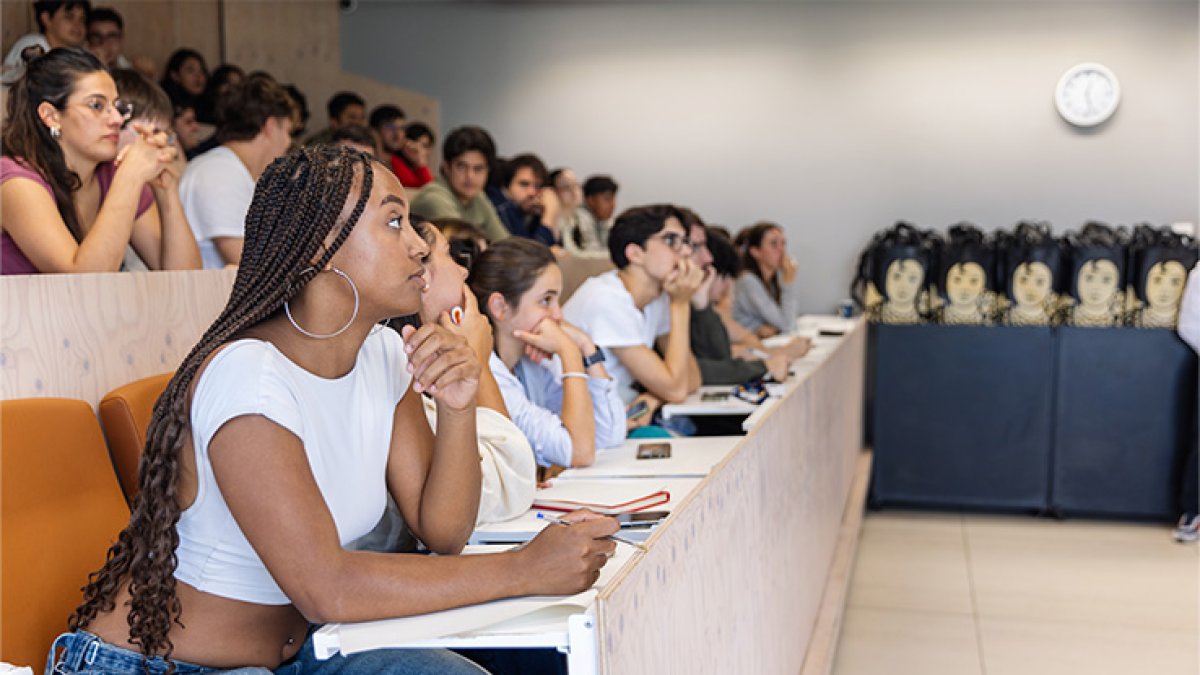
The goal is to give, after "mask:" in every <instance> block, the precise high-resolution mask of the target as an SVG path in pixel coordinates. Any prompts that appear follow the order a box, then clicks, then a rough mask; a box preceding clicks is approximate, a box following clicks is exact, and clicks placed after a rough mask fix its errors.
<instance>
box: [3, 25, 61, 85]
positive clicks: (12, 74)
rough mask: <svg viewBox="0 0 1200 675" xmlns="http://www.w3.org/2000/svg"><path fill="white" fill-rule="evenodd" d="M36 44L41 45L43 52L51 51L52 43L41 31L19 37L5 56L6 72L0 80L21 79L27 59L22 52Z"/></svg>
mask: <svg viewBox="0 0 1200 675" xmlns="http://www.w3.org/2000/svg"><path fill="white" fill-rule="evenodd" d="M34 45H37V46H38V47H41V48H42V50H43V52H48V51H50V43H49V42H47V41H46V36H45V35H42V34H41V33H28V34H26V35H22V36H21V37H19V38H17V41H16V42H14V43H13V46H12V47H11V48H10V49H9V50H8V54H6V55H5V57H4V74H3V75H2V76H0V82H2V83H3V84H12V83H13V82H16V81H17V80H19V79H21V76H22V75H24V74H25V59H23V58H21V52H23V51H25V50H26V49H29V48H30V47H33V46H34Z"/></svg>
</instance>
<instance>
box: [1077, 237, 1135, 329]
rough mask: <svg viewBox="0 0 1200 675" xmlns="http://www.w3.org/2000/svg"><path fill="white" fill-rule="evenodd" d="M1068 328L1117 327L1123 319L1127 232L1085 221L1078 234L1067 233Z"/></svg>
mask: <svg viewBox="0 0 1200 675" xmlns="http://www.w3.org/2000/svg"><path fill="white" fill-rule="evenodd" d="M1064 239H1065V241H1066V242H1067V257H1068V264H1067V270H1068V277H1067V288H1068V291H1069V292H1068V294H1067V298H1066V301H1067V302H1066V304H1067V309H1066V312H1065V313H1064V315H1063V323H1065V324H1066V325H1068V326H1087V327H1097V328H1098V327H1106V326H1119V325H1122V324H1123V322H1124V317H1125V311H1126V310H1125V302H1126V301H1125V286H1126V268H1127V264H1128V255H1129V254H1128V250H1127V243H1128V240H1129V235H1128V232H1127V231H1126V230H1125V229H1124V228H1114V227H1111V226H1109V225H1106V224H1104V223H1098V222H1089V223H1087V224H1085V225H1084V226H1083V228H1081V229H1080V230H1079V231H1078V232H1068V233H1067V235H1066V237H1064Z"/></svg>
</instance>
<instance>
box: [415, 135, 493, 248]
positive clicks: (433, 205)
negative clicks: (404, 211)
mask: <svg viewBox="0 0 1200 675" xmlns="http://www.w3.org/2000/svg"><path fill="white" fill-rule="evenodd" d="M494 161H496V144H495V142H493V141H492V137H491V135H490V134H488V132H486V131H484V130H483V129H482V128H481V127H476V126H465V127H459V128H457V129H455V130H454V131H451V132H450V133H449V134H448V135H447V136H446V140H445V142H444V143H442V167H441V174H442V175H440V176H438V178H437V180H435V181H433V182H432V183H430V184H428V185H426V186H425V187H423V188H421V191H420V192H418V193H417V195H416V196H415V197H413V200H412V212H413V213H420V214H421V215H423V216H425V217H426V218H458V219H459V220H465V221H467V222H468V223H471V224H472V225H474V226H476V227H478V228H479V229H481V230H483V233H484V234H485V235H487V238H488V241H500V240H501V239H507V238H508V236H509V235H508V230H507V229H505V227H504V224H503V223H501V222H500V216H498V215H497V214H496V208H495V207H494V206H492V203H491V202H490V201H488V198H487V195H485V194H484V188H485V187H486V186H487V180H488V169H489V167H490V166H491V165H492V163H493V162H494Z"/></svg>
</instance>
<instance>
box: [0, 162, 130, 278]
mask: <svg viewBox="0 0 1200 675" xmlns="http://www.w3.org/2000/svg"><path fill="white" fill-rule="evenodd" d="M116 173H117V167H116V165H114V164H113V163H112V162H103V163H101V164H99V165H97V166H96V180H98V181H100V203H101V204H104V197H105V196H106V195H108V188H109V186H111V185H112V182H113V176H115V175H116ZM10 178H28V179H29V180H32V181H33V182H35V183H37V184H38V185H41V186H42V187H44V188H46V192H49V193H50V198H51V199H53V198H54V190H53V189H51V187H50V184H49V183H47V182H46V179H45V178H42V176H41V174H39V173H38V172H37V171H34V170H33V169H30V168H29V167H27V166H25V164H24V163H23V162H22V161H21V160H20V159H15V158H12V157H0V185H2V184H4V183H5V182H6V181H7V180H8V179H10ZM152 204H154V193H153V192H151V191H150V188H149V186H142V196H141V198H139V199H138V206H137V216H138V217H140V216H141V215H142V214H143V213H145V212H146V210H147V209H149V208H150V206H151V205H152ZM39 272H41V270H39V269H38V268H37V267H35V266H34V264H33V263H32V262H30V261H29V258H26V257H25V254H24V253H22V252H21V249H20V247H19V246H17V242H15V241H13V238H12V237H10V236H9V235H8V233H7V232H4V233H0V274H38V273H39Z"/></svg>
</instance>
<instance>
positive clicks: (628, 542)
mask: <svg viewBox="0 0 1200 675" xmlns="http://www.w3.org/2000/svg"><path fill="white" fill-rule="evenodd" d="M537 517H538V518H540V519H542V520H545V521H548V522H550V523H553V524H555V525H567V526H570V525H571V524H572V523H570V522H568V521H566V520H563V519H561V518H557V517H555V516H548V515H546V514H544V513H542V512H540V511H539V512H538V514H537ZM605 539H612V540H613V541H615V542H618V543H621V544H625V545H627V546H632V547H634V548H636V549H637V550H639V551H645V550H646V545H645V544H643V543H642V542H640V541H634V540H632V539H626V538H625V537H622V536H621V535H619V534H610V535H608V536H607V537H605Z"/></svg>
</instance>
